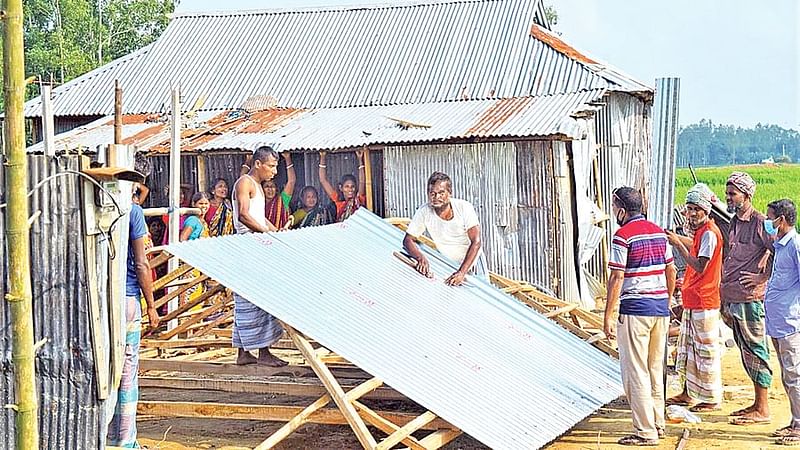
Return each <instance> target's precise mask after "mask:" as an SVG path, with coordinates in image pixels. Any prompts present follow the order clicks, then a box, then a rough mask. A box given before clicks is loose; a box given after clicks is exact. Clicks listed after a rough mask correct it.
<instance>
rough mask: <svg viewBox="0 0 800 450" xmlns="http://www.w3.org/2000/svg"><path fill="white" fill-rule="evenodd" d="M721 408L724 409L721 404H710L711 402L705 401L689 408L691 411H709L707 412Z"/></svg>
mask: <svg viewBox="0 0 800 450" xmlns="http://www.w3.org/2000/svg"><path fill="white" fill-rule="evenodd" d="M720 410H722V407H721V406H719V405H709V404H705V403H698V404H696V405H694V406H692V407H691V408H689V411H691V412H693V413H707V412H714V411H720Z"/></svg>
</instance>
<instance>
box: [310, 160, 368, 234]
mask: <svg viewBox="0 0 800 450" xmlns="http://www.w3.org/2000/svg"><path fill="white" fill-rule="evenodd" d="M356 157H358V180H356V177H355V176H353V175H345V176H343V177H342V181H341V182H339V190H338V191H337V190H336V189H335V188H334V187H333V185H331V183H330V182H329V181H328V166H327V164H326V153H325V152H320V153H319V182H320V184H321V185H322V188H323V189H324V190H325V193H326V194H328V197H330V199H331V201H332V202H333V203H334V204H335V205H336V221H337V222H342V221H343V220H345V219H347V218H348V217H350V216H351V215H353V213H354V212H356V210H357V209H358V208H360V207H362V206H364V205H366V203H367V196H366V192H367V183H366V177H365V176H364V152H363V151H357V152H356ZM356 187H358V190H356ZM340 191H341V196H339V192H340Z"/></svg>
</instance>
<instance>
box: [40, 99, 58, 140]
mask: <svg viewBox="0 0 800 450" xmlns="http://www.w3.org/2000/svg"><path fill="white" fill-rule="evenodd" d="M41 86H42V140H43V141H44V154H45V155H47V156H55V155H56V132H55V119H54V118H53V96H52V92H53V87H52V86H50V85H49V84H42V85H41Z"/></svg>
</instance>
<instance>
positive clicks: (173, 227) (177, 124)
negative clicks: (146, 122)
mask: <svg viewBox="0 0 800 450" xmlns="http://www.w3.org/2000/svg"><path fill="white" fill-rule="evenodd" d="M171 131H172V140H171V145H170V149H169V209H170V213H169V243H170V244H174V243H176V242H178V241H179V240H180V228H179V227H180V220H181V216H180V212H179V210H178V208H179V207H180V199H181V94H180V88H174V89H172V130H171ZM177 267H178V258H171V259H170V260H169V271H170V272H172V271H173V270H175V269H176V268H177ZM176 309H178V299H177V298H175V299H173V300H172V301H170V302H169V306H168V307H167V313H171V312H172V311H175V310H176ZM177 326H178V319H173V320H170V321H169V322H168V323H167V329H168V330H172V329H174V328H176V327H177Z"/></svg>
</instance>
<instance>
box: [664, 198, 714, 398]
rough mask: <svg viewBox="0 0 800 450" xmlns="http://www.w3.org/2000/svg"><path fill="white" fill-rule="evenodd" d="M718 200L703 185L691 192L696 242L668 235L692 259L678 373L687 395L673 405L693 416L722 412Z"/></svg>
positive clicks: (688, 213) (685, 282) (690, 215)
mask: <svg viewBox="0 0 800 450" xmlns="http://www.w3.org/2000/svg"><path fill="white" fill-rule="evenodd" d="M716 201H717V196H716V195H714V192H712V191H711V189H710V188H709V187H708V186H706V185H705V184H703V183H697V184H696V185H694V186H693V187H692V188H691V189H689V192H688V193H687V194H686V218H687V220H688V221H689V225H690V226H691V227H692V229H693V230H694V235H693V238H692V239H689V238H686V237H683V236H679V235H677V234H675V233H673V232H670V231H667V237H668V239H669V243H670V244H672V246H673V247H675V249H676V250H678V252H679V253H680V254H681V256H682V257H683V259H684V260H685V261H686V274H685V275H684V277H683V288H682V289H681V293H682V294H683V316H682V317H681V328H680V335H679V336H678V356H677V358H676V359H675V369H676V370H677V372H678V374H679V375H680V378H681V384H682V385H683V392H681V394H679V395H677V396H675V397H672V398H671V399H669V400H667V403H668V404H674V405H684V406H686V405H689V404H691V403H695V402H696V403H697V404H696V405H694V406H692V407H691V408H690V410H691V411H692V412H710V411H716V410H718V409H720V404H721V403H722V359H721V357H722V354H721V350H720V342H719V306H720V296H719V284H720V278H721V276H722V233H721V232H720V231H719V228H718V227H717V225H716V224H715V223H714V219H712V218H710V217H709V213H710V212H711V206H712V204H713V203H714V202H716Z"/></svg>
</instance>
